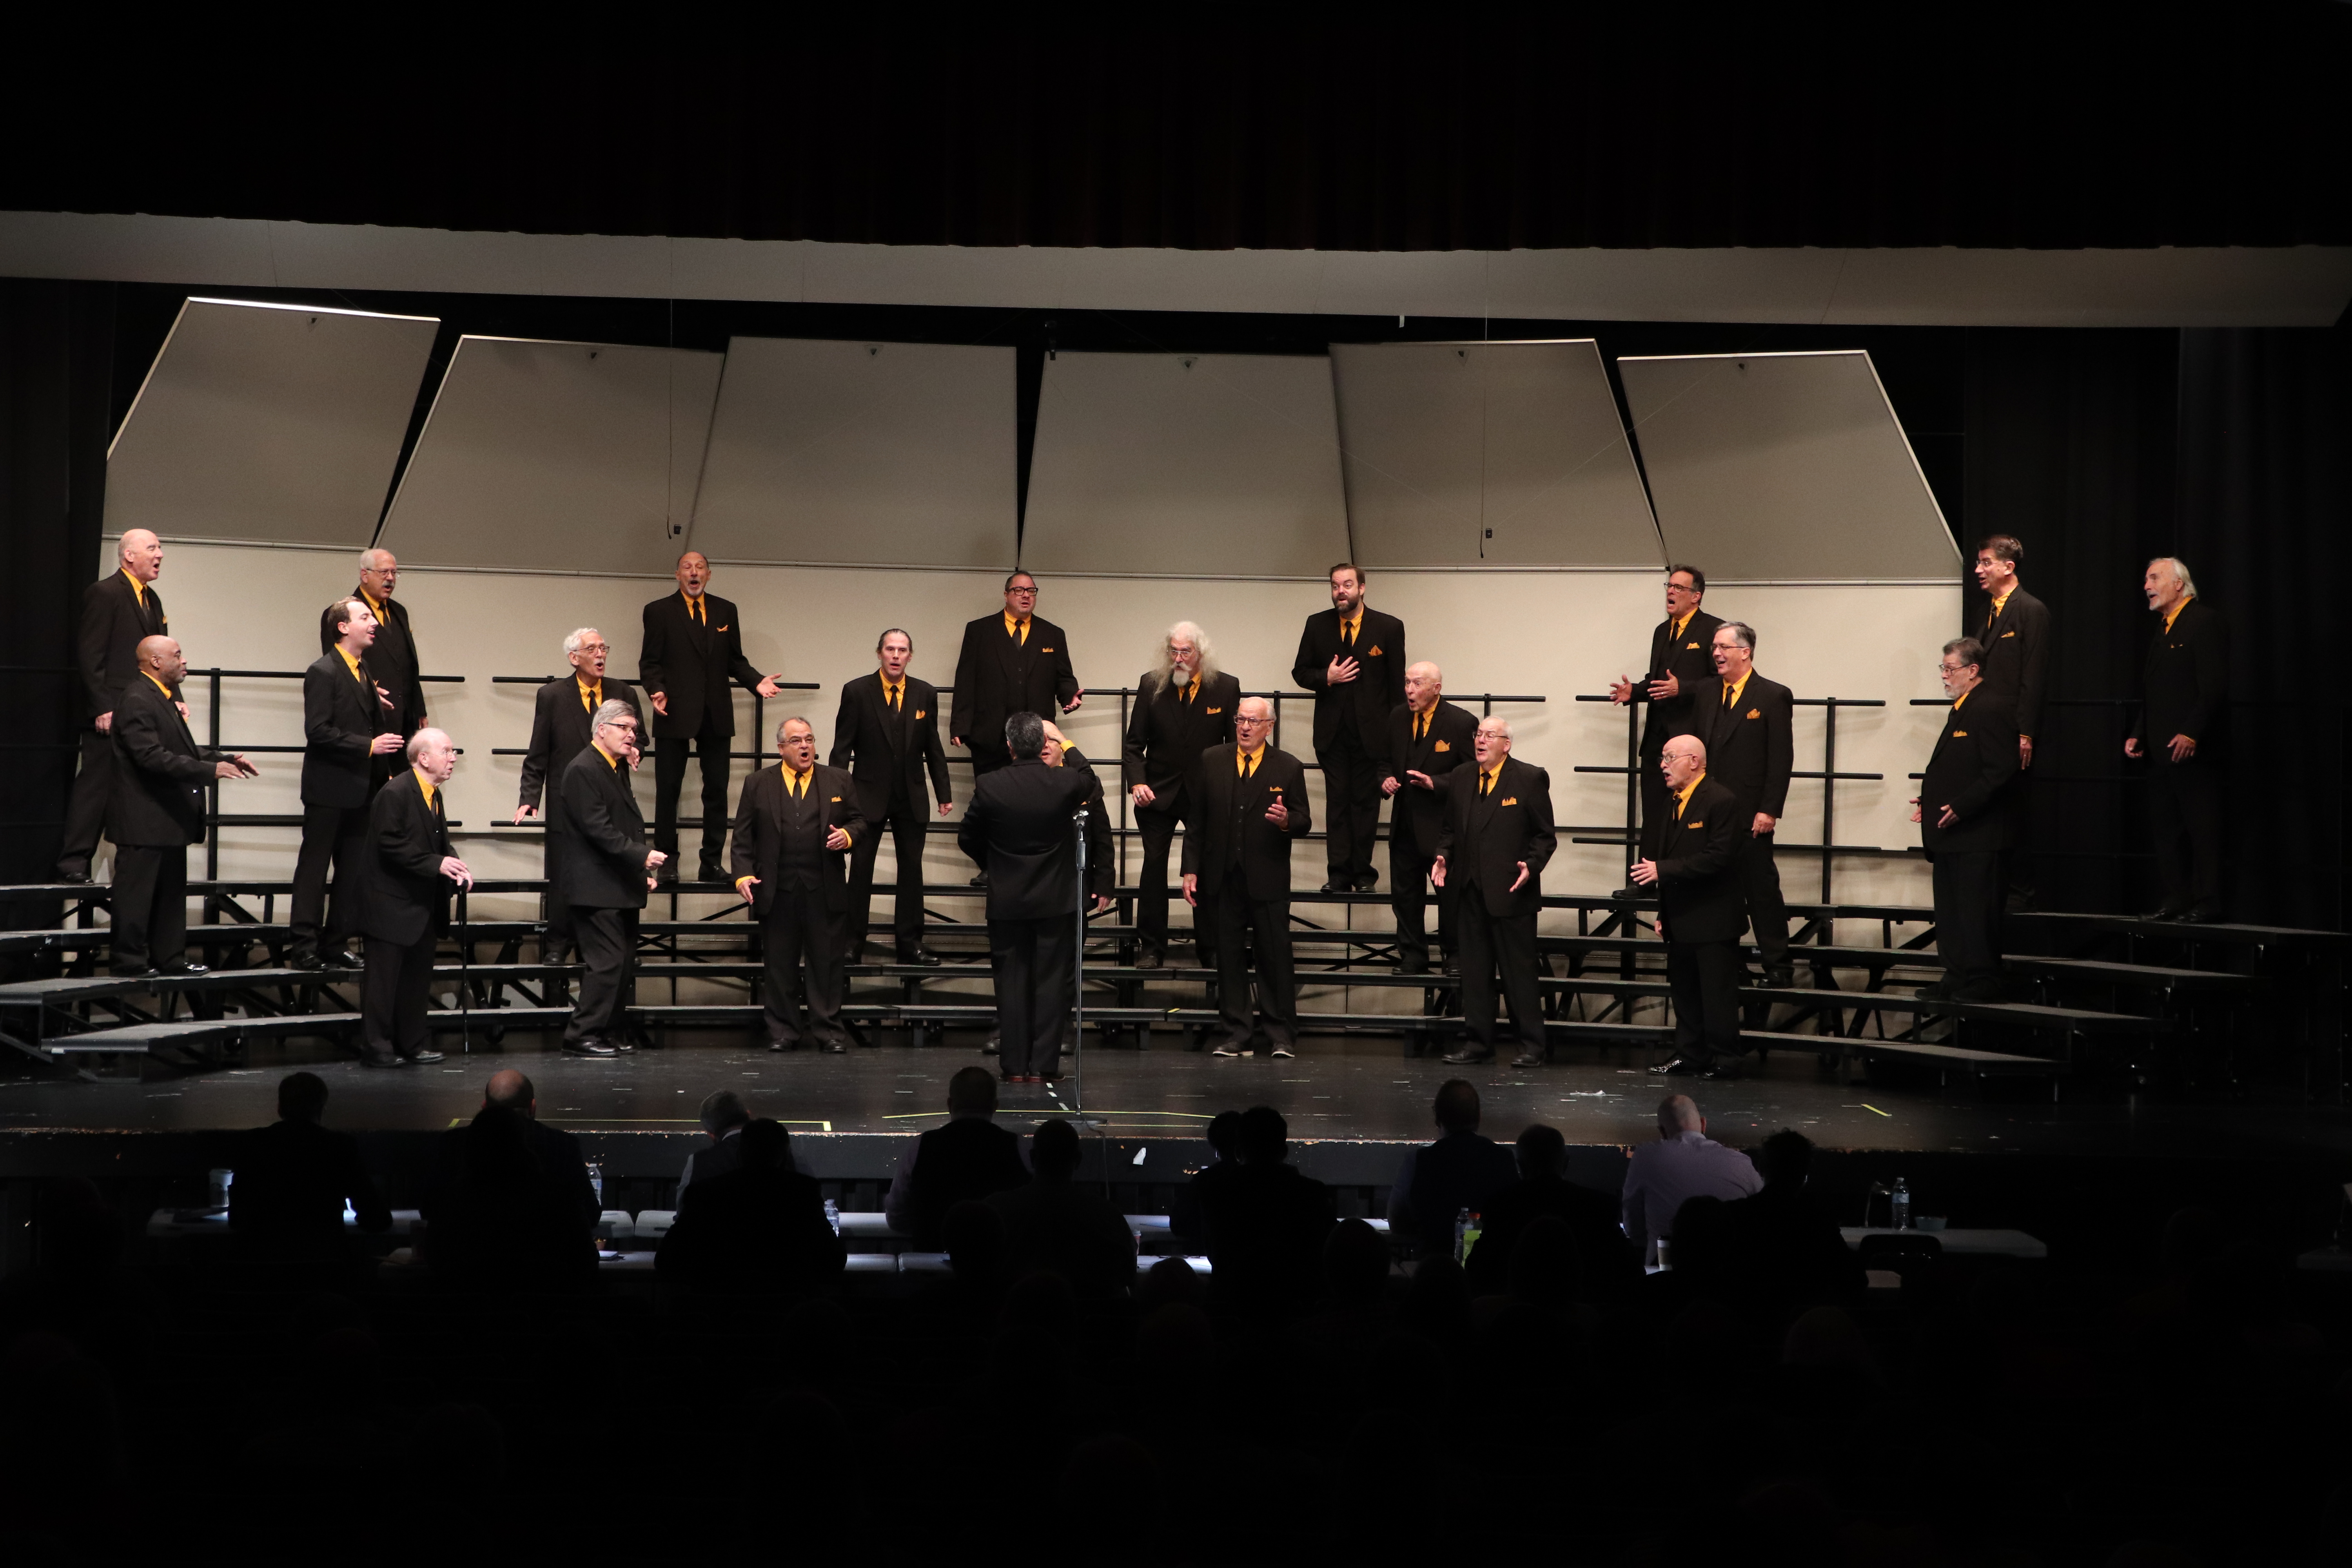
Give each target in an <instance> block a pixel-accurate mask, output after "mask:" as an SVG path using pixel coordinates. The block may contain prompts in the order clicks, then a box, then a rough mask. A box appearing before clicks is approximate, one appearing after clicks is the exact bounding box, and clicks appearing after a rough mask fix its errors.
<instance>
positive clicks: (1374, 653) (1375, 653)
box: [1364, 643, 1381, 658]
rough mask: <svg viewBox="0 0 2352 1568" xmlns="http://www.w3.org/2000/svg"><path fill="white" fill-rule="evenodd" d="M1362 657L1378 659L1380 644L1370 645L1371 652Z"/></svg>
mask: <svg viewBox="0 0 2352 1568" xmlns="http://www.w3.org/2000/svg"><path fill="white" fill-rule="evenodd" d="M1364 657H1365V658H1380V657H1381V645H1380V644H1378V643H1374V644H1373V645H1372V651H1371V652H1370V653H1368V654H1366V655H1365V656H1364Z"/></svg>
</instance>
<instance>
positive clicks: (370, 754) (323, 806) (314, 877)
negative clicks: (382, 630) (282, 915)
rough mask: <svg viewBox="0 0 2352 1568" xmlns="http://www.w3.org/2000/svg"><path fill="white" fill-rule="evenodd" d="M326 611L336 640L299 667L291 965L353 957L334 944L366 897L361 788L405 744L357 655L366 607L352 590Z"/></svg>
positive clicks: (372, 630) (356, 924) (369, 630)
mask: <svg viewBox="0 0 2352 1568" xmlns="http://www.w3.org/2000/svg"><path fill="white" fill-rule="evenodd" d="M328 614H330V615H331V616H337V617H338V619H337V620H336V622H335V639H336V640H335V646H334V647H332V648H330V649H329V650H328V651H327V652H326V653H324V654H322V655H320V657H319V658H317V659H315V660H313V661H312V662H311V665H310V668H308V669H306V670H304V671H303V672H302V735H303V740H304V742H305V745H304V747H303V751H302V847H301V851H300V852H299V854H298V855H297V856H296V857H295V859H294V897H293V910H292V914H291V917H290V919H291V923H292V926H293V941H292V942H291V943H290V944H289V945H290V946H291V948H292V950H293V951H292V953H291V955H290V956H289V959H288V961H287V962H289V963H291V964H292V965H293V966H294V967H295V968H297V969H323V968H325V967H326V966H327V965H328V964H329V963H335V964H340V965H342V966H344V967H347V968H352V969H356V968H358V967H359V962H360V961H359V960H358V959H357V958H356V957H354V956H353V955H352V954H351V953H349V952H345V951H344V947H343V944H344V942H346V941H348V940H349V939H350V938H351V937H352V935H353V934H354V933H356V932H357V931H358V930H359V928H360V920H359V914H360V910H359V906H360V904H361V903H362V901H363V900H365V898H366V897H367V873H366V870H365V868H364V861H365V859H366V856H367V830H368V797H369V795H371V794H372V793H373V777H374V766H373V764H374V762H375V759H376V758H378V757H384V756H391V755H393V754H394V753H396V752H400V751H402V750H403V749H404V747H405V746H406V745H407V740H406V738H405V737H404V736H403V735H402V734H401V733H400V732H399V731H395V730H392V729H388V728H386V726H387V725H388V724H389V723H390V722H391V720H392V717H393V715H392V711H391V710H392V709H393V706H394V704H393V700H392V697H391V694H390V693H388V692H387V691H385V690H384V689H383V686H382V685H380V684H379V683H378V682H377V681H376V679H375V673H374V671H373V670H371V669H370V668H368V666H367V662H366V655H367V652H368V650H369V649H370V648H371V647H373V646H374V644H375V637H376V619H375V612H374V611H373V610H371V609H369V608H368V607H367V605H366V604H365V603H364V602H362V601H361V600H358V599H342V600H338V601H337V603H336V604H335V605H330V606H328ZM330 865H332V866H333V868H334V872H335V899H334V904H333V908H332V910H331V911H330V910H329V906H328V903H327V868H328V867H329V866H330ZM321 915H325V916H327V920H326V922H325V924H326V935H327V948H328V951H327V952H325V953H323V954H322V953H320V951H319V932H320V916H321Z"/></svg>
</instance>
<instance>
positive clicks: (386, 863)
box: [360, 768, 457, 945]
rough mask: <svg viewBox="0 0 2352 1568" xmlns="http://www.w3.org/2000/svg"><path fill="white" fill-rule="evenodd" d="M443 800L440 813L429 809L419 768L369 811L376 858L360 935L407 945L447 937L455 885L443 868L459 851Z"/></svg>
mask: <svg viewBox="0 0 2352 1568" xmlns="http://www.w3.org/2000/svg"><path fill="white" fill-rule="evenodd" d="M440 798H441V802H442V810H441V811H440V812H437V813H436V811H435V810H434V809H433V808H432V807H431V806H429V805H425V790H424V788H423V786H422V785H420V784H418V782H417V778H416V770H415V768H403V769H401V770H400V772H398V773H394V775H393V776H392V777H391V778H390V779H388V780H386V781H385V783H384V786H383V788H382V789H380V790H378V791H376V792H375V800H374V801H373V803H372V804H371V805H369V806H368V842H369V844H370V845H371V846H372V847H373V849H374V854H373V857H372V858H371V860H370V864H369V866H368V880H367V900H366V903H365V905H364V907H363V909H362V912H361V915H360V931H361V932H362V934H363V935H366V936H372V937H374V938H376V939H377V940H378V941H381V942H400V943H402V944H404V945H405V944H406V943H409V942H415V941H416V940H418V939H419V938H420V937H422V936H424V935H425V932H426V931H431V932H432V933H433V934H434V935H435V936H446V935H447V934H448V931H449V896H450V894H451V893H452V892H454V891H455V890H456V888H457V884H456V883H454V882H452V881H450V880H449V879H448V878H446V877H445V876H443V875H442V874H441V862H442V860H443V859H444V858H446V857H448V856H451V855H455V854H456V853H457V850H455V849H454V848H452V847H450V844H449V825H448V822H447V821H446V814H447V809H448V797H447V796H446V795H443V796H441V797H440Z"/></svg>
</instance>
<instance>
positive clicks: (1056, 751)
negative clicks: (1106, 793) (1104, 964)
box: [1037, 719, 1118, 909]
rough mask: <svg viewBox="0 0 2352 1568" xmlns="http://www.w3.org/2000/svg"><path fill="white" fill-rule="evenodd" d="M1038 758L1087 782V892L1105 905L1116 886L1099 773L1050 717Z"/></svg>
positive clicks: (1114, 863)
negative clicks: (1043, 744) (1067, 770)
mask: <svg viewBox="0 0 2352 1568" xmlns="http://www.w3.org/2000/svg"><path fill="white" fill-rule="evenodd" d="M1037 760H1038V761H1040V762H1042V763H1045V765H1046V766H1047V767H1049V768H1067V769H1069V770H1070V771H1072V772H1073V773H1076V774H1078V775H1079V776H1080V777H1081V778H1083V779H1085V780H1086V781H1087V794H1086V800H1085V805H1086V811H1087V895H1088V896H1089V897H1090V898H1091V899H1092V900H1093V901H1094V907H1095V908H1097V909H1101V908H1104V907H1106V906H1108V903H1109V901H1110V895H1111V889H1112V888H1113V887H1114V886H1116V885H1117V882H1118V875H1117V873H1118V865H1117V863H1116V862H1115V861H1114V860H1113V859H1112V850H1111V838H1110V810H1109V808H1108V805H1106V803H1105V801H1104V799H1103V787H1102V775H1101V774H1099V773H1096V772H1095V765H1094V763H1090V762H1088V761H1087V754H1086V753H1085V752H1082V751H1080V750H1078V749H1077V748H1076V746H1073V745H1072V744H1070V742H1069V737H1067V736H1066V735H1064V734H1063V733H1062V730H1061V726H1060V725H1058V724H1056V723H1055V722H1054V721H1052V720H1051V719H1048V720H1046V721H1045V750H1044V751H1042V752H1038V753H1037Z"/></svg>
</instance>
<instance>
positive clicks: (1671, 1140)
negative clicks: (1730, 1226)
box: [1621, 1094, 1764, 1263]
mask: <svg viewBox="0 0 2352 1568" xmlns="http://www.w3.org/2000/svg"><path fill="white" fill-rule="evenodd" d="M1763 1190H1764V1177H1763V1175H1762V1173H1759V1171H1758V1170H1757V1169H1756V1163H1755V1162H1754V1161H1753V1160H1750V1159H1749V1158H1748V1156H1747V1155H1745V1154H1743V1153H1741V1152H1739V1151H1738V1150H1737V1149H1729V1148H1726V1147H1725V1146H1724V1145H1722V1144H1720V1143H1718V1142H1716V1141H1715V1140H1714V1139H1712V1138H1709V1137H1708V1136H1707V1135H1706V1117H1704V1116H1701V1115H1700V1114H1699V1110H1698V1104H1697V1102H1696V1101H1695V1100H1692V1099H1691V1097H1690V1096H1689V1095H1687V1094H1675V1095H1669V1096H1667V1097H1666V1099H1665V1101H1664V1103H1663V1104H1661V1105H1660V1106H1659V1107H1658V1141H1657V1142H1654V1143H1643V1144H1639V1145H1637V1146H1636V1147H1635V1148H1634V1150H1633V1158H1632V1159H1631V1160H1630V1161H1629V1162H1627V1163H1626V1166H1625V1186H1624V1192H1623V1194H1622V1203H1623V1208H1622V1211H1621V1212H1622V1216H1623V1223H1624V1226H1625V1235H1626V1237H1627V1239H1629V1240H1631V1241H1632V1242H1633V1245H1634V1246H1635V1247H1638V1248H1639V1249H1640V1250H1641V1254H1642V1261H1643V1262H1644V1263H1654V1262H1656V1261H1657V1258H1658V1243H1659V1242H1661V1241H1664V1240H1667V1239H1669V1238H1670V1237H1673V1235H1674V1230H1675V1215H1677V1214H1679V1213H1681V1212H1682V1206H1683V1205H1684V1204H1685V1203H1687V1202H1689V1201H1690V1200H1691V1199H1693V1198H1721V1199H1723V1200H1724V1201H1725V1202H1726V1203H1736V1202H1738V1200H1739V1199H1741V1198H1748V1197H1754V1196H1755V1195H1756V1194H1758V1193H1760V1192H1762V1191H1763Z"/></svg>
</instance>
